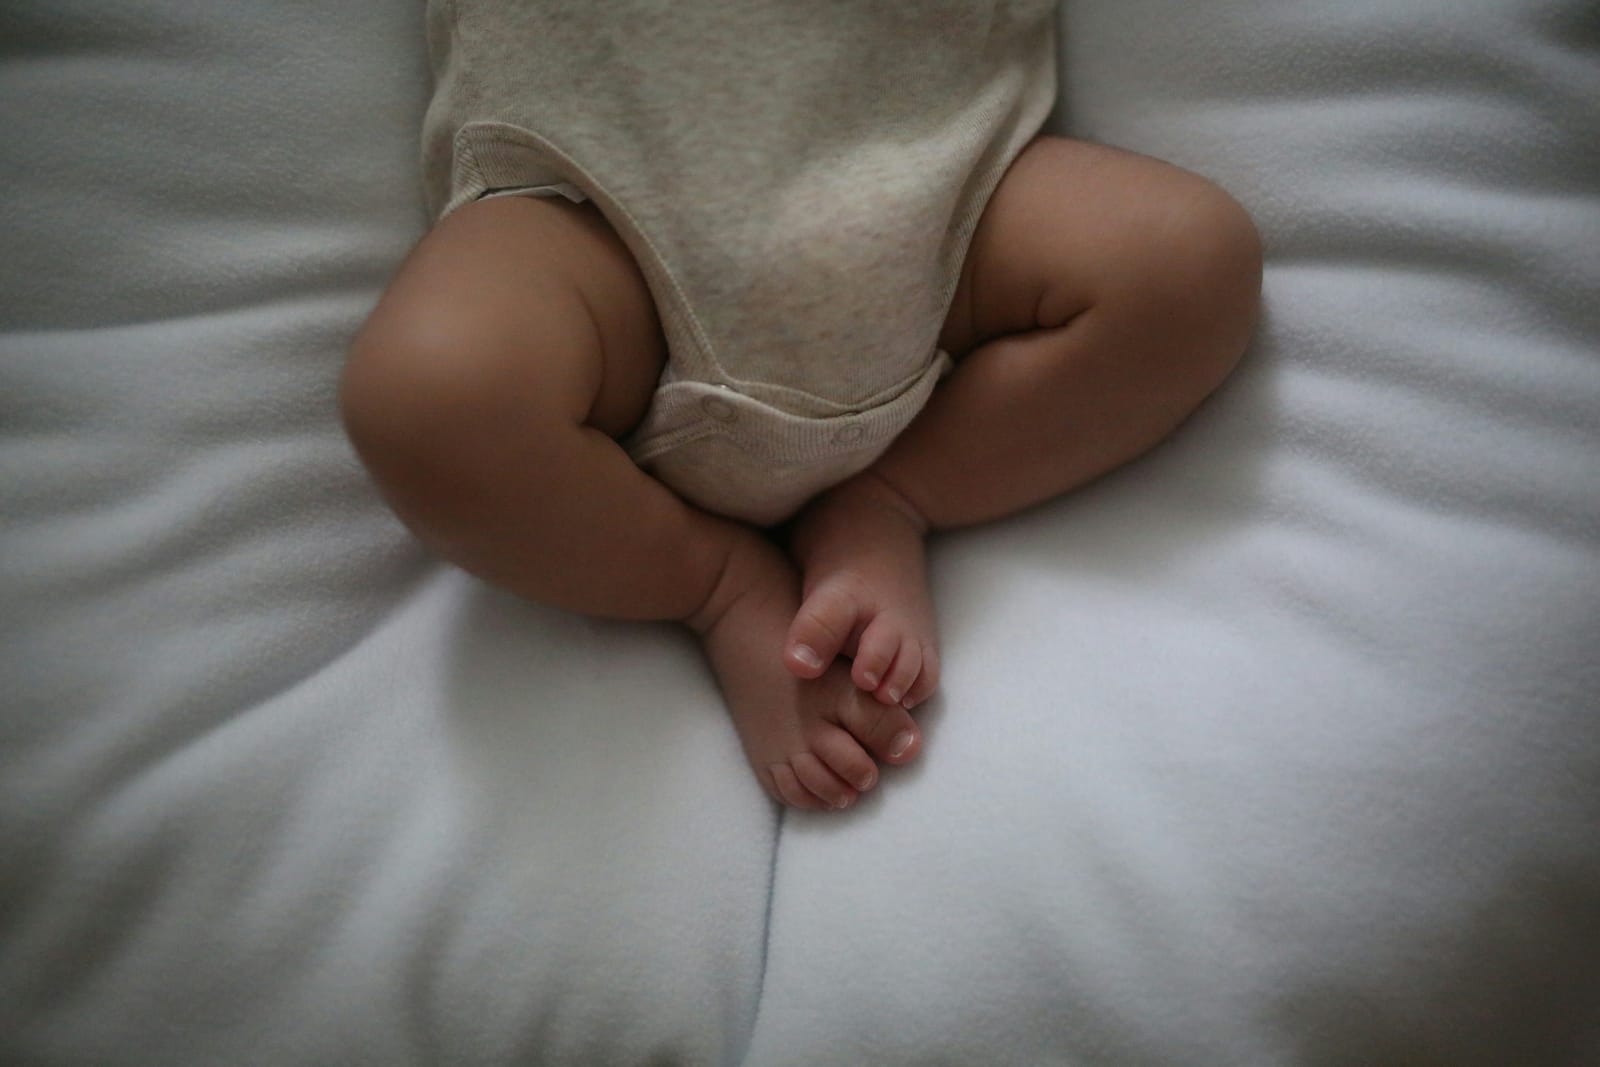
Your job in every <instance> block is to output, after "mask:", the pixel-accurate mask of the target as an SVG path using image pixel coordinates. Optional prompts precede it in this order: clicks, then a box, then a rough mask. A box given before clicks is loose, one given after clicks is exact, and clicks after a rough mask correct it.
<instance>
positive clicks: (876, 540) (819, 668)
mask: <svg viewBox="0 0 1600 1067" xmlns="http://www.w3.org/2000/svg"><path fill="white" fill-rule="evenodd" d="M926 531H927V524H926V523H925V522H924V521H923V519H922V516H921V515H919V514H917V513H916V511H915V510H914V509H913V508H912V507H911V505H910V504H909V503H908V502H907V501H906V500H905V499H904V498H903V497H901V496H900V494H899V493H897V492H895V491H894V490H893V489H892V488H890V487H889V486H888V485H887V484H886V483H884V482H883V481H881V480H880V479H878V478H877V477H876V476H874V475H871V474H866V475H861V476H858V477H856V478H854V479H852V480H850V481H849V482H846V483H845V484H844V485H841V486H839V487H837V488H835V489H833V490H831V491H830V492H828V493H826V494H824V495H823V496H822V497H820V498H819V499H818V500H817V501H816V502H815V503H813V504H812V505H811V507H810V508H808V509H807V510H806V512H805V513H804V514H803V515H802V516H801V517H800V519H799V520H798V521H797V523H796V524H795V530H794V539H793V550H794V554H795V558H796V560H798V561H799V563H800V566H801V569H802V570H803V572H804V576H805V597H804V601H803V603H802V604H801V607H800V610H799V611H798V612H796V613H795V617H794V623H793V624H792V625H791V626H790V627H789V635H788V640H787V642H786V643H785V646H784V662H785V663H786V664H787V665H788V668H789V670H790V671H792V672H793V673H794V674H795V676H796V677H799V678H816V677H818V676H820V675H822V674H823V672H825V671H826V670H828V669H829V666H830V664H832V663H833V661H834V659H835V658H836V657H838V656H840V655H845V656H849V657H851V658H852V659H853V660H854V661H855V662H854V663H853V664H852V666H851V669H850V676H851V678H852V679H853V680H854V681H855V684H856V685H857V686H859V687H860V688H861V689H862V690H864V691H866V692H868V693H871V694H873V696H874V697H875V698H876V699H877V700H878V701H879V702H881V703H884V704H898V705H900V706H901V707H903V708H905V709H907V710H910V709H911V708H914V707H916V706H917V705H918V704H920V703H922V702H923V701H924V700H927V699H928V697H930V696H932V695H933V691H934V688H935V687H936V686H937V685H938V684H939V654H938V652H937V650H936V648H935V644H936V639H937V630H936V626H935V623H934V615H933V603H932V599H931V598H930V596H929V594H928V579H927V562H926V558H925V553H924V549H923V536H924V534H925V533H926Z"/></svg>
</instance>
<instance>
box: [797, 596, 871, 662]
mask: <svg viewBox="0 0 1600 1067" xmlns="http://www.w3.org/2000/svg"><path fill="white" fill-rule="evenodd" d="M859 615H860V608H859V606H858V604H857V599H856V597H855V596H853V595H852V594H851V592H850V590H849V589H848V588H846V587H845V586H844V585H843V584H842V583H837V582H825V583H823V584H822V585H820V586H818V587H817V588H816V589H814V590H812V591H811V594H810V595H809V596H807V597H806V599H805V602H804V603H803V604H801V605H800V610H799V611H798V612H796V613H795V617H794V622H793V623H791V624H790V626H789V635H788V638H787V640H785V642H784V654H783V659H784V663H785V664H787V665H788V667H789V670H790V671H791V672H792V673H793V674H795V675H797V676H799V677H801V678H817V677H820V676H821V674H822V672H823V671H825V670H827V669H828V664H830V663H832V662H833V661H834V660H835V659H837V658H839V655H840V654H841V653H843V652H844V651H845V645H846V644H847V643H848V642H849V640H850V637H851V635H852V634H853V633H854V632H855V627H856V620H857V618H858V617H859Z"/></svg>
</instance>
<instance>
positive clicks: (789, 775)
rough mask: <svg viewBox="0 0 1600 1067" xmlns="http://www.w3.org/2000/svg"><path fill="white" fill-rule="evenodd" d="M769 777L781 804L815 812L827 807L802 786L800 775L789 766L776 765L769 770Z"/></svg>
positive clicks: (785, 764)
mask: <svg viewBox="0 0 1600 1067" xmlns="http://www.w3.org/2000/svg"><path fill="white" fill-rule="evenodd" d="M767 775H768V777H769V778H770V779H771V781H772V787H773V791H774V792H775V793H776V794H777V796H776V799H777V800H778V801H779V802H780V803H783V804H787V805H789V806H790V807H791V808H800V809H801V810H803V811H815V810H816V809H818V808H822V807H826V806H827V805H825V804H823V802H822V801H820V800H818V799H817V796H816V794H815V793H813V792H811V790H809V789H807V788H806V787H805V786H804V785H802V784H801V782H800V777H799V775H797V774H796V773H795V770H794V768H793V767H792V766H790V765H789V764H787V763H774V764H772V765H771V766H770V767H768V768H767Z"/></svg>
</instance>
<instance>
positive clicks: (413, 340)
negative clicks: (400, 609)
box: [341, 0, 1261, 809]
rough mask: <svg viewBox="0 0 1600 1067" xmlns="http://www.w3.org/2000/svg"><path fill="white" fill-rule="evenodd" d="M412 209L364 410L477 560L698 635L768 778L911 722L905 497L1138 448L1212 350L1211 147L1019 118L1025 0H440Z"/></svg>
mask: <svg viewBox="0 0 1600 1067" xmlns="http://www.w3.org/2000/svg"><path fill="white" fill-rule="evenodd" d="M428 18H429V23H428V28H429V43H430V49H431V54H432V59H433V64H434V70H435V76H436V88H435V95H434V98H433V101H432V103H431V105H430V107H429V110H428V114H427V119H426V123H425V130H424V142H425V152H424V157H425V159H424V162H425V176H426V180H427V186H428V193H429V196H430V199H431V206H432V209H433V211H434V214H435V215H436V216H437V217H438V221H437V223H436V225H435V226H434V227H433V229H432V230H431V232H430V233H428V234H427V236H425V237H424V238H423V239H422V241H421V242H420V243H419V244H418V245H417V247H416V249H415V250H414V251H413V252H412V253H411V255H410V257H409V258H408V259H407V260H406V262H405V264H404V265H403V266H402V267H401V268H400V270H399V272H398V274H397V275H396V277H395V278H394V280H393V282H392V283H391V285H390V286H389V289H388V291H387V292H386V293H385V294H384V296H383V299H382V300H381V302H380V303H379V304H378V306H377V308H376V309H375V310H374V311H373V313H372V315H371V318H370V319H369V320H368V321H367V323H366V325H365V326H364V328H363V329H362V330H361V333H360V335H359V336H358V337H357V339H356V341H355V343H354V345H353V347H352V352H351V356H350V360H349V363H348V366H347V368H346V371H345V375H344V380H343V384H342V398H341V399H342V406H343V414H344V418H345V423H346V426H347V428H348V431H349V434H350V437H351V439H352V441H353V442H354V444H355V447H356V449H357V451H358V452H359V454H360V455H361V457H362V459H363V461H364V462H365V463H366V464H367V466H368V467H369V468H370V470H371V472H372V475H373V477H374V478H375V479H376V481H377V483H378V485H379V486H380V488H381V489H382V491H383V493H384V494H385V496H386V498H387V499H388V500H389V502H390V503H391V504H392V506H393V507H394V509H395V511H396V512H397V513H398V514H399V515H400V517H401V518H402V519H403V520H404V521H405V522H406V523H407V524H408V525H409V526H410V527H411V529H412V530H414V531H415V532H416V534H417V535H418V536H419V537H420V538H421V539H422V540H423V541H424V542H426V543H427V544H429V545H430V546H432V547H433V548H434V549H435V550H437V551H438V552H439V553H440V554H442V555H444V556H446V557H448V558H449V559H451V560H454V561H455V562H456V563H458V564H460V565H461V566H462V567H465V568H466V569H467V570H469V571H472V572H473V573H475V574H478V575H480V576H482V577H483V578H484V579H486V580H487V581H490V582H493V583H495V584H497V585H499V586H502V587H504V588H506V589H509V590H511V591H513V592H515V593H518V594H520V595H523V596H526V597H529V598H531V599H534V600H538V601H541V602H544V603H548V604H554V605H558V606H561V607H563V608H567V609H570V610H573V611H578V612H585V613H589V614H594V615H602V616H608V617H613V618H628V619H673V620H680V621H682V622H684V623H686V624H687V625H688V626H689V627H691V628H692V629H693V631H694V632H695V633H696V634H697V635H698V636H699V639H700V641H701V643H702V645H703V647H704V649H705V653H706V655H707V657H708V659H709V662H710V664H711V667H712V669H713V671H714V672H715V674H716V676H717V679H718V681H719V683H720V685H721V688H722V692H723V695H724V697H725V700H726V703H727V706H728V710H729V712H730V714H731V716H732V719H733V724H734V726H735V728H736V730H737V732H738V734H739V738H740V740H741V742H742V743H743V746H744V751H745V753H746V755H747V756H748V758H749V761H750V764H751V767H752V768H753V769H754V771H755V774H756V777H757V778H758V779H759V780H760V782H761V785H762V786H763V787H764V788H765V790H766V791H767V793H769V794H770V795H771V796H772V797H773V798H774V799H775V800H778V801H780V802H782V803H785V804H788V805H791V806H793V807H796V808H805V809H823V808H829V809H838V808H847V807H849V806H850V805H851V804H852V803H853V802H855V801H856V799H857V798H858V797H859V796H860V794H861V793H863V792H865V791H867V790H870V789H872V788H873V787H874V786H875V785H876V784H877V782H878V778H879V768H880V766H881V765H884V764H901V763H905V762H907V761H909V760H912V759H914V758H915V757H916V756H917V754H918V751H919V750H920V746H921V743H922V740H921V735H920V734H919V732H918V729H917V724H916V721H915V719H914V718H913V716H912V715H911V712H912V711H913V710H914V709H915V708H916V707H917V706H918V705H919V704H921V703H923V702H924V701H926V700H927V699H928V698H929V697H930V696H931V695H932V694H933V692H934V691H935V689H936V688H937V686H938V683H939V673H940V670H941V663H940V655H939V649H938V639H937V630H936V626H935V622H934V612H933V605H932V603H931V600H930V597H929V592H928V587H927V579H926V575H925V565H924V548H923V543H924V539H925V538H926V537H927V535H928V534H929V533H930V532H931V531H934V530H943V529H950V528H953V527H959V526H964V525H968V524H971V523H979V522H984V521H986V520H990V519H995V518H998V517H1000V516H1004V515H1008V514H1011V513H1013V512H1016V511H1018V510H1020V509H1023V508H1026V507H1029V506H1030V505H1033V504H1036V503H1039V502H1041V501H1045V500H1049V499H1050V498H1052V497H1055V496H1057V495H1059V494H1061V493H1064V492H1066V491H1068V490H1070V489H1073V488H1074V487H1076V486H1079V485H1082V484H1083V483H1085V482H1087V481H1089V480H1090V479H1092V478H1094V477H1096V476H1098V475H1100V474H1102V473H1104V472H1106V471H1108V470H1111V469H1112V468H1114V467H1116V466H1118V465H1120V464H1122V463H1125V462H1127V461H1128V460H1129V459H1131V458H1133V457H1134V456H1136V455H1138V454H1140V453H1141V452H1143V451H1145V450H1146V449H1148V448H1150V447H1151V446H1152V445H1154V444H1155V443H1156V442H1157V441H1159V440H1161V439H1162V438H1163V437H1164V436H1166V435H1167V434H1168V433H1169V432H1170V431H1171V430H1172V429H1173V428H1174V427H1175V426H1176V425H1177V424H1178V423H1179V422H1180V421H1181V420H1182V419H1183V418H1184V417H1185V416H1186V415H1188V413H1189V412H1190V411H1192V410H1193V409H1194V408H1195V407H1196V406H1197V405H1198V404H1199V403H1200V401H1201V400H1202V399H1203V398H1204V397H1205V396H1206V395H1207V394H1208V393H1210V392H1211V391H1212V390H1213V389H1214V388H1215V387H1216V386H1217V385H1218V384H1219V383H1220V382H1221V381H1222V379H1223V378H1224V377H1225V376H1226V375H1227V374H1228V372H1229V370H1230V369H1231V368H1232V367H1233V365H1234V364H1235V363H1236V362H1237V360H1238V359H1239V357H1240V355H1241V353H1242V352H1243V350H1244V348H1245V345H1246V343H1247V341H1248V339H1249V337H1250V334H1251V331H1252V329H1253V327H1254V323H1255V319H1256V313H1257V305H1258V302H1259V296H1260V272H1261V252H1260V246H1259V242H1258V239H1257V236H1256V232H1255V229H1254V227H1253V226H1252V224H1251V222H1250V219H1249V218H1248V216H1247V215H1246V214H1245V213H1244V211H1243V210H1242V209H1241V208H1240V207H1239V206H1238V205H1237V204H1236V203H1235V202H1234V201H1233V200H1232V199H1231V198H1229V197H1228V196H1227V195H1226V194H1225V193H1223V192H1222V191H1221V190H1219V189H1218V188H1217V187H1216V186H1214V185H1212V184H1210V183H1209V182H1207V181H1205V180H1204V179H1201V178H1199V177H1197V176H1195V175H1193V174H1189V173H1186V172H1184V171H1181V170H1178V169H1176V168H1174V167H1171V166H1168V165H1166V164H1163V163H1160V162H1157V161H1155V160H1152V159H1148V158H1144V157H1141V156H1136V155H1132V154H1129V153H1126V152H1120V151H1115V150H1112V149H1108V148H1103V147H1098V146H1095V145H1091V144H1086V143H1081V142H1075V141H1070V140H1065V139H1061V138H1056V137H1048V136H1040V135H1039V130H1040V127H1041V126H1042V124H1043V122H1044V119H1045V117H1046V115H1047V113H1048V111H1049V110H1050V107H1051V105H1052V103H1053V101H1054V99H1055V70H1054V57H1055V40H1054V32H1053V27H1054V21H1055V13H1054V5H1053V3H1050V2H1046V0H1012V2H1009V3H1001V2H994V0H991V2H987V3H984V2H978V0H937V2H928V0H874V2H873V3H853V2H820V0H819V2H810V0H807V2H804V3H800V2H795V0H674V2H671V3H668V2H666V0H547V2H534V0H453V2H452V0H433V3H432V4H431V6H430V9H429V15H428Z"/></svg>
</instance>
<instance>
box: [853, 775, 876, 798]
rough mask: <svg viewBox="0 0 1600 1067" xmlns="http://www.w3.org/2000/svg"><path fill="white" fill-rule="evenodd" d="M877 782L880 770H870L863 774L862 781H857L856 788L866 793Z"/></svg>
mask: <svg viewBox="0 0 1600 1067" xmlns="http://www.w3.org/2000/svg"><path fill="white" fill-rule="evenodd" d="M877 784H878V772H877V771H868V772H867V773H866V774H863V775H862V776H861V780H860V781H858V782H856V788H857V789H859V790H861V791H862V792H863V793H865V792H866V791H867V790H869V789H871V788H872V787H873V786H874V785H877Z"/></svg>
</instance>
